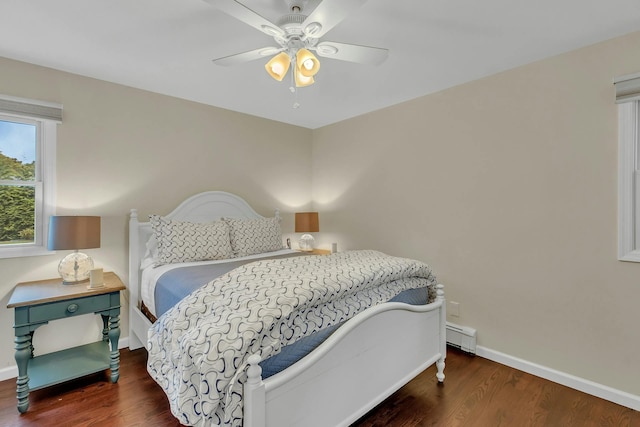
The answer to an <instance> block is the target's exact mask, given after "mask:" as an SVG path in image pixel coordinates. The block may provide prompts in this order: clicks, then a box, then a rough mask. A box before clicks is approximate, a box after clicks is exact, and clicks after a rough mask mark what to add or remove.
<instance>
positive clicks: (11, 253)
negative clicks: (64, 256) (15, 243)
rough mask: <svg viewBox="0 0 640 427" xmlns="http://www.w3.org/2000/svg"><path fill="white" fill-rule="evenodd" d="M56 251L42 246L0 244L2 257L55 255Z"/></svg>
mask: <svg viewBox="0 0 640 427" xmlns="http://www.w3.org/2000/svg"><path fill="white" fill-rule="evenodd" d="M53 254H55V251H49V250H47V249H46V248H43V247H42V246H27V247H2V246H0V259H3V258H20V257H28V256H44V255H53Z"/></svg>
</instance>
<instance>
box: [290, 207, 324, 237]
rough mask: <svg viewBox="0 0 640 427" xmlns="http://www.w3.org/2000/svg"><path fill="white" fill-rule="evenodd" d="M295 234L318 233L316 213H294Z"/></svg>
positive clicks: (318, 226) (318, 225) (318, 224)
mask: <svg viewBox="0 0 640 427" xmlns="http://www.w3.org/2000/svg"><path fill="white" fill-rule="evenodd" d="M295 227H296V233H317V232H318V231H320V223H319V221H318V212H296V225H295Z"/></svg>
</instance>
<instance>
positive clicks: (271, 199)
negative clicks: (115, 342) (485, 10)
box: [0, 59, 311, 370]
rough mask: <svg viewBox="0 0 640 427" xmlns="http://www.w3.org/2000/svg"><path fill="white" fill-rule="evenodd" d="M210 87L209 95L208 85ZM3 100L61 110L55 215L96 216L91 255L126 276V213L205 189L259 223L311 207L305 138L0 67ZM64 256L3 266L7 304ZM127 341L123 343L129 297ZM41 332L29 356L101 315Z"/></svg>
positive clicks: (75, 334) (0, 358)
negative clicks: (239, 200) (242, 205)
mask: <svg viewBox="0 0 640 427" xmlns="http://www.w3.org/2000/svg"><path fill="white" fill-rule="evenodd" d="M203 90H206V88H203ZM0 93H2V94H5V95H12V96H19V97H24V98H33V99H39V100H44V101H51V102H59V103H62V104H63V105H64V119H63V124H62V125H60V126H59V128H58V143H57V199H58V213H59V214H91V215H100V216H102V247H101V248H100V249H95V250H87V251H86V252H87V253H89V254H90V255H91V256H92V257H93V258H94V260H95V263H96V265H97V266H102V267H104V268H105V269H106V270H112V271H115V272H116V273H117V274H118V275H119V276H120V277H121V278H122V279H123V280H124V281H126V279H127V274H128V261H127V256H128V252H127V251H128V249H127V242H128V240H127V220H128V218H127V215H128V213H129V210H130V209H131V208H137V209H138V211H139V214H140V217H141V218H145V217H146V215H148V214H150V213H160V214H163V213H168V212H170V211H171V210H172V209H173V208H174V207H175V206H176V205H177V204H178V203H179V202H180V201H182V200H184V199H185V198H186V197H188V196H190V195H192V194H195V193H198V192H200V191H206V190H223V191H229V192H232V193H235V194H238V195H240V196H241V197H243V198H245V199H246V200H247V201H249V203H250V204H251V205H252V206H253V207H254V208H255V209H256V210H257V211H258V212H259V213H261V214H263V215H273V212H274V209H276V208H279V209H281V211H282V212H283V217H284V218H283V219H284V221H283V228H284V230H285V231H288V232H292V231H293V214H292V213H291V212H293V211H295V210H296V209H297V208H299V207H301V206H305V205H307V206H308V205H309V203H310V194H311V173H310V171H309V169H310V165H311V144H310V141H311V131H310V130H308V129H303V128H299V127H294V126H288V125H283V124H281V123H276V122H273V121H268V120H263V119H259V118H256V117H251V116H248V115H244V114H238V113H234V112H230V111H226V110H222V109H218V108H213V107H208V106H204V105H201V104H197V103H192V102H187V101H183V100H180V99H175V98H170V97H166V96H162V95H157V94H153V93H149V92H144V91H141V90H136V89H132V88H128V87H124V86H119V85H115V84H111V83H106V82H102V81H98V80H94V79H89V78H84V77H80V76H77V75H72V74H67V73H62V72H57V71H53V70H50V69H46V68H42V67H37V66H33V65H29V64H25V63H20V62H16V61H10V60H6V59H0ZM66 253H67V252H66V251H63V252H58V253H57V254H55V255H50V256H43V257H27V258H13V259H1V260H0V297H1V298H2V300H1V304H2V306H3V307H6V304H7V301H8V298H9V294H10V292H11V290H12V289H13V286H14V285H15V284H16V283H17V282H20V281H25V280H36V279H43V278H48V277H56V275H57V263H58V261H59V260H60V258H62V256H64V255H65V254H66ZM123 303H124V304H125V306H124V307H123V312H124V315H123V316H122V317H123V318H122V327H123V331H122V337H126V336H127V335H128V329H127V315H126V312H127V310H128V306H127V305H126V304H127V301H126V300H124V301H123ZM84 318H85V319H86V321H82V320H80V321H78V319H65V320H62V321H57V322H53V323H51V324H49V325H46V326H43V327H41V328H39V329H38V330H37V331H36V333H35V340H34V344H35V347H36V353H37V354H38V353H46V352H49V351H52V350H56V349H58V348H63V347H66V346H70V345H79V344H82V343H84V342H90V341H94V340H96V339H97V338H98V337H99V330H100V326H99V325H100V322H101V320H100V319H99V316H93V315H88V316H84ZM12 326H13V310H8V309H6V308H3V309H0V343H2V344H1V346H0V348H2V350H0V370H1V369H2V368H6V367H8V366H13V365H15V362H14V359H13V350H12V349H13V329H12Z"/></svg>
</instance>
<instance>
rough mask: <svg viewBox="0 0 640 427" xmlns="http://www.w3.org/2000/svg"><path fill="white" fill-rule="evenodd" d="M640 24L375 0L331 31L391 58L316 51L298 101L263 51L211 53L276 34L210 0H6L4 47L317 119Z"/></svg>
mask: <svg viewBox="0 0 640 427" xmlns="http://www.w3.org/2000/svg"><path fill="white" fill-rule="evenodd" d="M241 2H242V3H243V4H245V5H246V6H247V7H249V8H251V9H253V10H254V11H256V12H257V13H259V14H261V15H262V16H263V17H265V18H267V19H269V20H271V21H277V20H278V18H279V17H280V16H281V15H284V14H285V13H288V6H287V2H286V0H241ZM317 2H318V0H309V5H307V12H308V11H309V10H310V9H311V8H312V7H313V6H314V5H315V4H317ZM638 30H640V2H639V1H638V0H527V1H524V0H484V1H478V0H369V1H367V2H366V3H365V4H364V5H363V6H362V7H361V8H360V9H358V10H357V11H356V12H355V13H353V14H351V15H349V16H348V17H347V18H346V19H345V20H344V21H342V22H341V23H340V24H339V25H337V26H336V27H335V28H333V29H332V30H331V31H330V32H329V33H328V34H327V35H326V36H325V37H324V38H323V39H324V40H331V41H336V42H343V43H353V44H361V45H368V46H376V47H384V48H387V49H389V51H390V53H389V57H388V59H387V60H386V61H385V62H384V63H383V64H382V65H379V66H366V65H359V64H353V63H349V62H341V61H336V60H331V59H325V58H320V61H321V65H322V66H321V69H320V72H319V73H318V75H317V76H316V83H315V84H314V85H313V86H309V87H306V88H301V89H299V91H298V96H299V99H298V101H299V102H300V104H301V107H300V108H298V109H293V108H292V105H293V103H294V101H295V100H294V95H293V94H292V93H291V92H290V91H289V89H288V88H289V86H290V84H289V81H288V76H287V78H285V80H284V81H283V82H277V81H275V80H273V79H272V78H271V77H269V76H268V75H267V73H266V72H265V71H264V63H265V62H266V60H258V61H253V62H249V63H245V64H242V65H239V66H235V67H221V66H218V65H215V64H213V63H212V61H211V60H212V59H213V58H218V57H222V56H227V55H231V54H235V53H240V52H244V51H249V50H253V49H256V48H260V47H266V46H273V45H275V44H274V43H273V41H272V39H271V38H270V37H269V36H267V35H265V34H263V33H261V32H259V31H257V30H255V29H254V28H252V27H249V26H248V25H245V24H243V23H241V22H239V21H237V20H236V19H234V18H232V17H230V16H227V15H225V14H224V13H222V12H220V11H218V10H217V9H215V8H213V7H212V6H210V5H209V4H207V3H205V2H204V1H201V0H55V1H54V0H1V1H0V56H3V57H7V58H12V59H16V60H20V61H26V62H30V63H34V64H38V65H43V66H46V67H51V68H55V69H59V70H63V71H68V72H71V73H76V74H80V75H84V76H89V77H94V78H97V79H101V80H107V81H110V82H115V83H119V84H123V85H127V86H132V87H136V88H141V89H146V90H149V91H152V92H157V93H162V94H166V95H171V96H175V97H178V98H184V99H188V100H193V101H197V102H201V103H204V104H209V105H214V106H217V107H222V108H226V109H230V110H234V111H240V112H243V113H247V114H251V115H255V116H260V117H265V118H268V119H273V120H277V121H280V122H285V123H290V124H294V125H299V126H303V127H307V128H311V129H314V128H318V127H321V126H324V125H327V124H331V123H335V122H338V121H341V120H344V119H347V118H350V117H354V116H358V115H361V114H364V113H367V112H369V111H373V110H377V109H380V108H383V107H386V106H389V105H393V104H397V103H400V102H403V101H406V100H409V99H413V98H416V97H419V96H423V95H426V94H429V93H433V92H436V91H439V90H442V89H445V88H447V87H451V86H455V85H458V84H461V83H464V82H467V81H471V80H475V79H478V78H480V77H483V76H487V75H490V74H494V73H496V72H499V71H503V70H506V69H510V68H513V67H516V66H519V65H523V64H526V63H530V62H533V61H536V60H538V59H542V58H545V57H548V56H552V55H556V54H559V53H562V52H566V51H570V50H573V49H576V48H579V47H582V46H587V45H590V44H593V43H596V42H598V41H602V40H606V39H610V38H613V37H616V36H619V35H622V34H626V33H630V32H633V31H638ZM10 95H14V96H19V95H20V94H10Z"/></svg>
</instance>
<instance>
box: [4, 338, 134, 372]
mask: <svg viewBox="0 0 640 427" xmlns="http://www.w3.org/2000/svg"><path fill="white" fill-rule="evenodd" d="M128 347H129V337H125V338H122V339H121V340H119V341H118V349H123V348H128ZM17 377H18V367H17V366H16V365H13V366H7V367H6V368H2V369H0V381H5V380H9V379H11V378H17Z"/></svg>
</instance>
